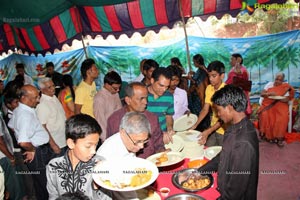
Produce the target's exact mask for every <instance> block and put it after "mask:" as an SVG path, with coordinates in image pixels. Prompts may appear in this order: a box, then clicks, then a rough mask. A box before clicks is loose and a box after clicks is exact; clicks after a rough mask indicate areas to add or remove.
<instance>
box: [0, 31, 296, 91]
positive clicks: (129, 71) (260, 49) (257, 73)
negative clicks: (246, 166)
mask: <svg viewBox="0 0 300 200" xmlns="http://www.w3.org/2000/svg"><path fill="white" fill-rule="evenodd" d="M188 41H189V48H190V54H191V57H192V56H193V55H195V54H197V53H200V54H202V55H203V56H204V58H205V63H206V65H208V64H209V62H211V61H213V60H220V61H222V62H224V64H225V65H226V71H227V72H228V71H229V69H230V64H229V61H230V55H231V54H232V53H240V54H242V56H243V57H244V65H245V66H246V67H247V68H248V71H249V73H250V77H251V80H252V82H253V85H252V95H255V94H258V93H259V92H260V91H261V90H262V89H263V87H264V85H265V84H266V83H267V82H269V81H273V80H274V75H275V74H276V73H277V72H279V71H283V72H284V73H285V74H286V81H288V82H289V83H290V84H292V85H293V86H294V87H296V88H298V87H299V85H300V70H299V69H298V68H299V67H300V58H299V57H300V56H299V55H300V31H291V32H285V33H280V34H274V35H266V36H259V37H251V38H239V39H219V38H200V37H191V36H190V37H189V38H188ZM86 51H87V54H88V56H89V57H91V58H94V59H95V61H96V63H97V66H98V68H99V70H100V72H101V74H100V76H99V78H98V79H97V81H96V84H97V87H98V88H100V87H101V86H102V83H103V76H104V74H105V73H106V72H107V71H108V70H110V69H114V70H116V71H118V72H119V73H120V75H121V77H122V79H123V80H125V81H132V80H133V79H134V78H135V77H136V76H137V75H138V74H139V73H140V72H139V62H140V60H142V59H144V58H152V59H155V60H156V61H157V62H158V63H159V64H160V65H161V66H168V65H169V64H170V58H172V57H179V58H180V60H181V62H182V63H183V64H184V63H187V58H186V49H185V41H184V39H182V40H177V41H174V40H173V41H168V42H167V43H160V44H159V46H153V45H152V46H143V47H141V46H126V47H125V46H120V47H92V46H89V47H87V48H86ZM84 59H85V54H84V50H83V49H79V50H75V51H70V52H65V53H58V54H54V55H46V56H45V57H43V56H37V57H35V56H26V55H17V54H13V55H11V56H9V57H7V58H5V59H3V60H1V61H0V77H1V79H2V80H4V82H5V83H6V82H7V81H9V80H12V79H13V77H14V74H15V68H14V66H15V64H16V63H18V62H22V63H24V64H25V66H26V73H27V74H29V75H30V76H32V77H33V79H34V80H35V81H37V80H38V78H39V77H41V76H44V75H45V64H46V62H49V61H52V62H53V63H54V64H55V69H56V71H58V72H61V73H63V74H66V73H68V74H71V75H72V76H73V77H74V81H75V84H78V83H79V82H80V81H81V75H80V66H81V63H82V61H83V60H84ZM192 68H193V70H195V68H194V66H192ZM186 70H187V71H188V68H187V67H186Z"/></svg>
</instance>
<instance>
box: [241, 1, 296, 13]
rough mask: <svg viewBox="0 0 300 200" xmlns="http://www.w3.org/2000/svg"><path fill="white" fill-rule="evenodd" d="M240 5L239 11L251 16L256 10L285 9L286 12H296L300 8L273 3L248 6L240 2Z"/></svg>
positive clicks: (294, 5) (293, 5) (244, 2)
mask: <svg viewBox="0 0 300 200" xmlns="http://www.w3.org/2000/svg"><path fill="white" fill-rule="evenodd" d="M241 4H242V7H241V11H242V13H245V12H247V13H249V14H252V13H253V12H254V11H255V10H256V9H258V8H261V9H263V10H267V11H268V10H271V9H273V10H280V9H286V10H290V11H293V10H295V9H296V10H297V9H299V8H300V7H299V6H298V5H297V4H288V3H287V4H278V3H275V4H260V3H255V4H254V5H249V4H248V3H247V2H246V1H242V2H241Z"/></svg>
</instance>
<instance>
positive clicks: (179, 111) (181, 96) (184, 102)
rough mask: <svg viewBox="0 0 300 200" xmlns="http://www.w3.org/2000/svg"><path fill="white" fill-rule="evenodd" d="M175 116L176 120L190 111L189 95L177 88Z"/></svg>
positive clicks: (175, 93) (175, 92)
mask: <svg viewBox="0 0 300 200" xmlns="http://www.w3.org/2000/svg"><path fill="white" fill-rule="evenodd" d="M173 96H174V112H175V113H174V115H173V119H174V120H176V119H177V118H179V117H181V116H183V115H184V113H185V112H186V111H187V110H189V109H188V99H187V93H186V91H185V90H183V89H181V88H179V87H176V89H175V91H174V94H173Z"/></svg>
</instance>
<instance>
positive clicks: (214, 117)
mask: <svg viewBox="0 0 300 200" xmlns="http://www.w3.org/2000/svg"><path fill="white" fill-rule="evenodd" d="M224 86H225V83H222V84H221V85H220V87H219V88H218V89H217V90H215V88H214V86H212V85H208V86H207V88H206V90H205V103H208V104H209V105H210V106H211V107H212V102H211V98H212V96H213V95H214V94H215V92H216V91H218V90H219V89H221V88H223V87H224ZM212 111H213V112H212V117H211V123H210V124H211V126H213V125H214V124H215V123H217V122H218V120H219V118H218V117H217V112H216V111H215V109H212ZM216 132H218V133H219V134H222V135H223V134H224V132H225V130H224V128H223V127H220V128H218V129H217V130H216Z"/></svg>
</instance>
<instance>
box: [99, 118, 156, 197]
mask: <svg viewBox="0 0 300 200" xmlns="http://www.w3.org/2000/svg"><path fill="white" fill-rule="evenodd" d="M150 132H151V128H150V123H149V121H148V119H147V117H146V116H145V115H144V114H142V113H139V112H127V113H126V114H125V115H124V116H123V118H122V119H121V124H120V128H119V132H118V133H116V134H114V135H112V136H111V137H109V138H107V139H106V140H105V141H104V143H103V144H102V145H101V146H100V148H99V149H98V150H97V155H99V156H101V157H104V158H105V159H106V160H108V159H115V158H128V157H135V156H136V155H135V154H136V152H138V151H140V150H141V149H143V148H144V144H146V143H147V142H148V140H149V133H150ZM136 197H137V195H136V193H135V191H132V192H113V199H114V200H123V199H136Z"/></svg>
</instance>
